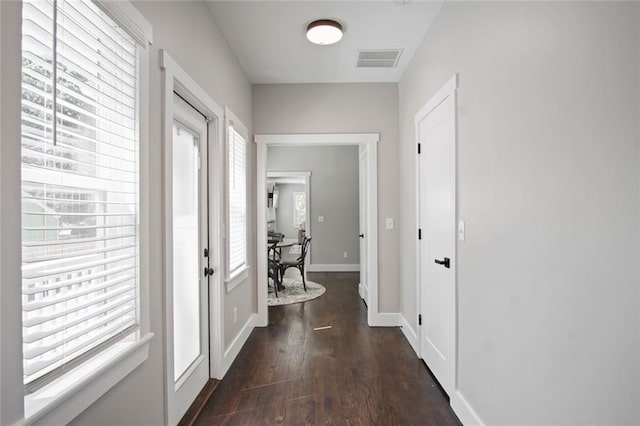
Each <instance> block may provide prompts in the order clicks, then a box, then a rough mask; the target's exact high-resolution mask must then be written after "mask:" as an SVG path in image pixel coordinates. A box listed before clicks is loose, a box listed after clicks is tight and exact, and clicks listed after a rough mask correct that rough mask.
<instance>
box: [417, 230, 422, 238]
mask: <svg viewBox="0 0 640 426" xmlns="http://www.w3.org/2000/svg"><path fill="white" fill-rule="evenodd" d="M418 239H419V240H421V239H422V229H418Z"/></svg>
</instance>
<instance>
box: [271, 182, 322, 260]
mask: <svg viewBox="0 0 640 426" xmlns="http://www.w3.org/2000/svg"><path fill="white" fill-rule="evenodd" d="M278 178H301V179H304V196H305V197H306V201H305V202H306V204H307V206H306V209H307V211H306V214H305V222H306V223H305V233H307V234H309V235H311V207H310V206H311V199H310V195H311V187H310V185H311V172H292V171H286V172H267V180H269V179H278ZM295 240H296V241H297V240H298V238H295ZM309 251H311V247H309ZM306 262H307V264H308V263H309V259H307V260H306Z"/></svg>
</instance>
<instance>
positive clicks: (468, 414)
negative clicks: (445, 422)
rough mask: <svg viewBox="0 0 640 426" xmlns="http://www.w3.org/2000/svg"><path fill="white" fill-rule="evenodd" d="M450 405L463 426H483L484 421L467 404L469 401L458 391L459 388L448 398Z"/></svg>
mask: <svg viewBox="0 0 640 426" xmlns="http://www.w3.org/2000/svg"><path fill="white" fill-rule="evenodd" d="M450 405H451V408H452V409H453V412H454V413H456V416H458V419H460V421H461V422H462V424H463V425H465V426H484V422H483V421H482V419H481V418H480V416H478V413H476V412H475V410H474V409H473V408H472V407H471V405H469V402H468V401H467V400H466V399H465V397H464V396H463V395H462V393H460V391H459V390H456V391H455V393H454V394H453V395H451V398H450Z"/></svg>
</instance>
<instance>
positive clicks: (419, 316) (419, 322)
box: [418, 314, 422, 325]
mask: <svg viewBox="0 0 640 426" xmlns="http://www.w3.org/2000/svg"><path fill="white" fill-rule="evenodd" d="M418 325H422V314H418Z"/></svg>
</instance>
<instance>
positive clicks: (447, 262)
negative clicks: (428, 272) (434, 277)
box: [434, 257, 451, 268]
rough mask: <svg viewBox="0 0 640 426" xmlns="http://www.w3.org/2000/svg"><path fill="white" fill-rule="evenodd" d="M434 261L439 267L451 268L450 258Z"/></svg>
mask: <svg viewBox="0 0 640 426" xmlns="http://www.w3.org/2000/svg"><path fill="white" fill-rule="evenodd" d="M434 260H435V262H436V263H437V264H438V265H442V266H444V267H445V268H450V267H451V260H450V259H449V258H448V257H445V258H444V260H438V259H434Z"/></svg>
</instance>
